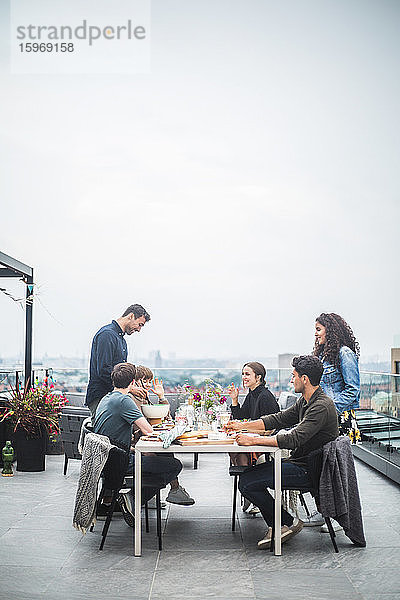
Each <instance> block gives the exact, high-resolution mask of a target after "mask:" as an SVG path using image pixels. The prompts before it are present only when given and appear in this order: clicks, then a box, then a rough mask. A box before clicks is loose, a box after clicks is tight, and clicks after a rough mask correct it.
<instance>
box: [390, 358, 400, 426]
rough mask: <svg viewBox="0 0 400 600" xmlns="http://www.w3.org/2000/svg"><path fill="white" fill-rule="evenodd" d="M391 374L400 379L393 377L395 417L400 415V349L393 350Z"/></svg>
mask: <svg viewBox="0 0 400 600" xmlns="http://www.w3.org/2000/svg"><path fill="white" fill-rule="evenodd" d="M390 355H391V372H392V373H393V375H398V376H399V377H392V379H393V380H394V381H393V385H392V405H393V411H392V415H393V416H399V415H400V348H392V350H391V353H390Z"/></svg>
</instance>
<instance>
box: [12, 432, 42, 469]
mask: <svg viewBox="0 0 400 600" xmlns="http://www.w3.org/2000/svg"><path fill="white" fill-rule="evenodd" d="M13 437H14V448H15V449H16V451H17V471H25V472H37V471H44V470H45V468H46V464H45V457H46V454H45V453H46V436H45V434H44V432H42V435H41V436H40V437H39V436H38V437H34V438H28V437H27V436H26V432H25V430H24V429H21V428H18V429H17V431H16V432H15V433H14V436H13Z"/></svg>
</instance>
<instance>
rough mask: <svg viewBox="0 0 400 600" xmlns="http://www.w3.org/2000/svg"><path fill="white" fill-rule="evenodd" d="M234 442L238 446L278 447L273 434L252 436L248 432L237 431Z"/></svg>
mask: <svg viewBox="0 0 400 600" xmlns="http://www.w3.org/2000/svg"><path fill="white" fill-rule="evenodd" d="M236 442H237V443H238V444H239V446H273V447H274V448H277V447H278V441H277V439H276V436H275V435H272V436H268V437H267V436H254V435H249V434H248V433H247V434H246V433H238V434H237V435H236Z"/></svg>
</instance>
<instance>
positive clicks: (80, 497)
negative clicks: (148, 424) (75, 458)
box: [72, 433, 113, 534]
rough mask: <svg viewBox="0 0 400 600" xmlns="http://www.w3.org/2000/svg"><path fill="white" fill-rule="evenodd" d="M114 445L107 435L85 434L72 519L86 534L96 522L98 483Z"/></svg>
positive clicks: (75, 525)
mask: <svg viewBox="0 0 400 600" xmlns="http://www.w3.org/2000/svg"><path fill="white" fill-rule="evenodd" d="M112 447H113V445H112V444H111V442H110V440H109V439H108V437H106V436H105V435H99V434H97V433H87V434H86V436H85V443H84V446H83V453H82V464H81V472H80V475H79V481H78V489H77V491H76V497H75V508H74V517H73V521H72V524H73V526H74V527H75V528H76V529H79V531H81V532H82V533H84V534H85V533H86V531H87V529H88V528H89V527H90V525H91V524H92V523H94V522H95V510H96V501H97V485H98V482H99V479H100V475H101V472H102V470H103V468H104V465H105V464H106V462H107V458H108V454H109V452H110V450H111V448H112Z"/></svg>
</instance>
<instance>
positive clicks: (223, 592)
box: [151, 570, 254, 600]
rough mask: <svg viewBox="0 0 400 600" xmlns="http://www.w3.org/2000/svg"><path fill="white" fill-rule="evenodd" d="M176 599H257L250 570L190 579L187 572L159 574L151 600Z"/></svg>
mask: <svg viewBox="0 0 400 600" xmlns="http://www.w3.org/2000/svg"><path fill="white" fill-rule="evenodd" d="M167 596H171V597H172V596H173V597H174V598H176V599H177V600H179V599H181V598H182V599H184V600H187V599H188V598H190V599H192V598H201V599H203V598H218V599H219V600H220V599H222V598H227V599H228V598H230V599H235V600H237V599H239V598H247V599H248V600H249V599H250V598H254V587H253V582H252V579H251V576H250V572H249V571H248V570H243V571H233V570H232V571H229V572H223V571H194V572H193V571H192V572H191V573H190V578H188V575H187V574H186V573H185V572H182V571H178V570H174V571H160V572H158V571H157V572H156V576H155V580H154V584H153V588H152V593H151V600H165V598H166V597H167Z"/></svg>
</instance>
